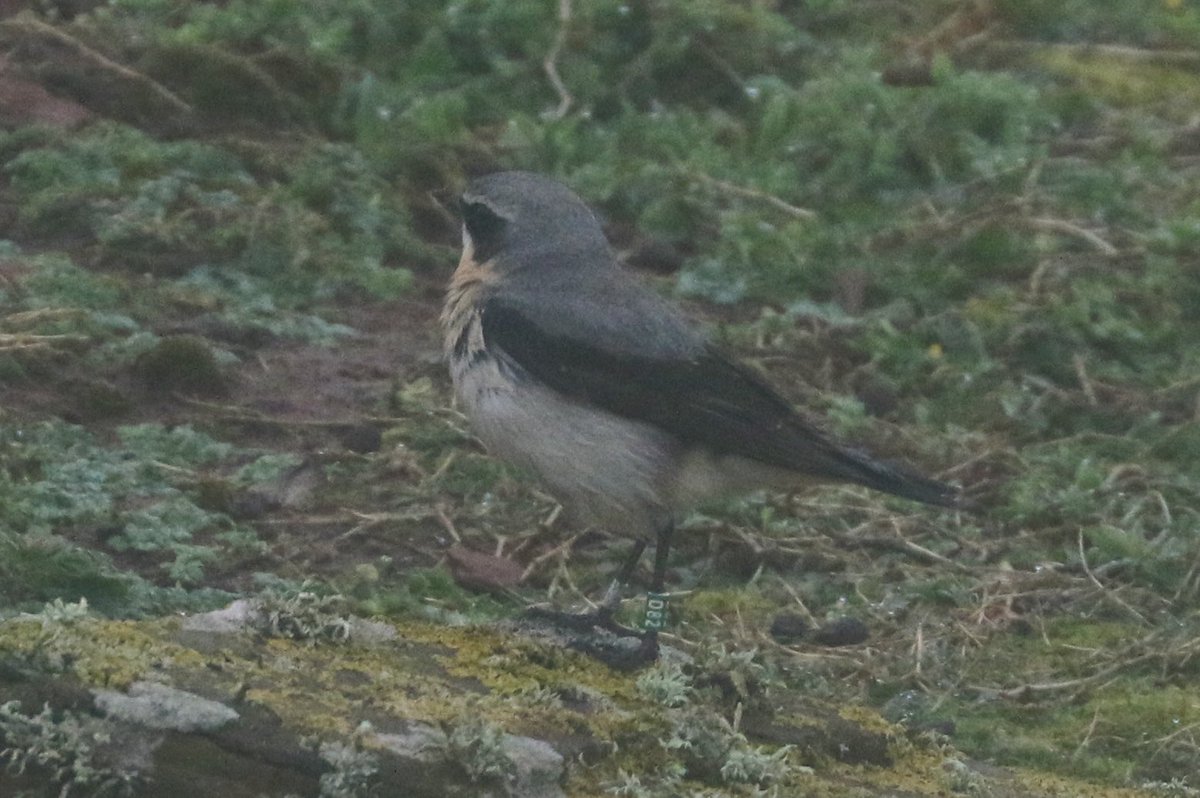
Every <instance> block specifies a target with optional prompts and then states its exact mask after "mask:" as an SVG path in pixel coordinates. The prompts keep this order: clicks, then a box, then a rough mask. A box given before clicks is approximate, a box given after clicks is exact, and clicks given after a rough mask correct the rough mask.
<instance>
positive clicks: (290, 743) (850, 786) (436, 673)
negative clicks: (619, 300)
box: [0, 602, 1136, 798]
mask: <svg viewBox="0 0 1200 798" xmlns="http://www.w3.org/2000/svg"><path fill="white" fill-rule="evenodd" d="M261 614H262V613H261V607H260V606H258V605H256V604H255V603H253V602H237V603H235V604H233V605H231V606H230V607H227V608H225V609H224V610H220V611H218V612H213V613H208V614H205V615H199V616H194V617H191V618H187V619H183V620H180V619H177V618H173V619H161V620H152V621H141V622H123V621H106V620H97V619H92V618H82V619H73V620H69V621H47V620H45V619H38V618H32V617H28V618H19V619H13V620H9V621H7V622H3V623H0V703H3V706H2V707H0V737H2V738H3V740H0V743H2V745H0V748H4V749H6V753H4V754H3V755H2V756H4V757H5V758H7V759H8V760H9V761H10V762H17V763H19V764H24V765H25V767H24V768H23V773H22V772H20V771H21V770H22V768H20V767H15V768H13V767H10V768H9V770H7V771H4V772H3V773H0V795H6V796H7V795H17V794H24V795H28V796H31V797H32V796H41V795H47V796H54V795H58V794H60V791H62V790H64V789H66V790H67V791H66V793H65V794H67V795H106V794H108V795H122V794H124V795H134V796H161V795H170V796H172V798H190V797H191V796H196V798H200V797H201V796H204V797H205V798H208V797H209V796H214V795H219V796H221V798H290V797H291V796H302V797H303V798H310V797H313V798H315V797H316V796H320V798H352V797H353V796H364V797H365V796H405V797H406V798H408V797H409V796H411V797H412V798H425V797H426V796H428V798H453V797H454V796H463V797H464V798H465V796H478V797H479V798H486V797H487V796H492V797H494V798H568V797H569V796H596V795H605V794H613V792H612V791H613V790H618V791H619V790H621V789H623V787H622V785H624V788H630V789H631V787H630V785H632V784H633V783H634V782H637V783H640V784H643V785H654V789H655V790H657V792H653V793H652V794H681V795H686V794H693V793H697V792H704V793H705V794H706V795H713V796H725V795H728V796H737V795H745V794H748V792H747V791H748V790H751V789H752V788H753V787H754V785H755V784H756V783H757V784H759V785H767V786H768V787H775V788H778V794H779V795H828V796H841V795H847V796H848V795H856V796H861V795H873V794H874V795H885V794H886V795H898V796H909V795H912V796H920V795H945V794H947V793H948V791H951V790H953V789H957V787H956V786H955V785H964V784H968V785H976V786H979V785H982V786H979V789H984V788H986V789H987V790H988V792H987V793H986V794H989V795H995V796H1001V797H1003V796H1018V795H1020V796H1051V795H1079V794H1089V795H1100V794H1109V795H1133V794H1136V793H1133V792H1128V791H1126V792H1122V791H1109V792H1108V793H1097V792H1096V791H1095V790H1093V789H1092V788H1091V787H1090V786H1081V785H1073V784H1071V783H1068V782H1057V781H1055V782H1053V783H1051V782H1047V781H1046V780H1045V778H1044V777H1037V778H1035V777H1031V776H1026V775H1024V774H1022V773H1021V772H1019V771H1010V770H1002V769H996V768H992V769H990V770H985V769H983V768H981V767H979V766H976V765H974V764H971V763H967V762H965V761H963V760H962V759H961V758H957V757H955V756H954V755H953V751H952V749H950V748H947V747H945V745H944V741H943V743H939V744H934V743H931V742H922V739H921V738H919V737H917V736H912V735H909V736H906V735H905V732H904V731H903V729H902V728H901V727H899V726H895V725H892V724H890V723H888V722H886V721H884V720H883V719H882V718H880V717H878V716H877V715H875V714H874V713H873V712H871V711H869V710H866V709H864V708H861V707H836V706H832V705H829V704H825V703H822V702H821V701H819V700H817V699H813V698H809V697H805V696H800V695H795V694H786V695H779V696H771V695H770V694H769V692H767V691H764V690H763V689H762V688H761V687H759V686H756V685H755V684H753V680H751V681H747V680H746V679H744V678H742V677H735V676H733V675H721V674H712V673H709V674H699V673H698V672H697V671H696V669H697V668H699V667H700V666H699V665H697V664H695V663H694V662H692V661H690V660H688V659H686V658H683V659H680V660H677V661H673V662H668V663H666V664H664V665H662V666H660V667H658V668H656V669H653V670H650V671H646V670H643V671H641V672H636V673H625V672H619V671H615V670H613V669H611V668H609V667H607V666H605V665H603V664H600V663H598V662H597V661H596V660H595V659H593V658H591V657H588V656H585V655H583V654H580V653H579V652H577V651H572V650H570V641H566V640H561V639H555V638H554V637H553V636H552V635H548V634H542V635H535V634H532V633H529V632H527V631H522V629H521V628H520V627H519V626H513V625H508V626H503V627H445V626H435V625H431V624H426V623H415V622H410V623H401V624H395V625H393V624H388V623H382V622H379V621H372V622H366V621H362V620H359V619H345V625H346V627H347V628H348V629H349V630H350V631H349V633H348V634H347V635H346V636H345V637H344V638H341V637H339V638H338V639H325V638H321V639H317V640H296V639H283V638H272V637H269V636H267V635H266V634H264V631H263V627H262V625H261V623H260V622H259V619H260V618H261ZM727 677H728V678H727ZM44 707H45V708H46V709H43V708H44ZM689 747H690V750H687V751H686V752H683V749H687V748H689ZM51 752H52V753H51ZM681 752H683V753H681ZM685 754H686V755H685ZM671 763H674V765H672V764H671ZM670 767H674V768H675V769H676V772H671V771H670ZM672 779H673V780H674V781H672ZM739 779H740V780H741V781H740V782H739ZM1039 779H1040V780H1039ZM664 785H669V786H668V787H667V788H666V789H667V790H668V791H667V792H663V789H664ZM68 788H69V789H68ZM972 790H975V787H972ZM22 791H24V792H23V793H22ZM624 794H629V793H628V792H626V793H624ZM647 794H651V793H647Z"/></svg>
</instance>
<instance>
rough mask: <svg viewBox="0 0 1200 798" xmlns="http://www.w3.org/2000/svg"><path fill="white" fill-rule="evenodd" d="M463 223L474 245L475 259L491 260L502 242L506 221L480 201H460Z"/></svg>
mask: <svg viewBox="0 0 1200 798" xmlns="http://www.w3.org/2000/svg"><path fill="white" fill-rule="evenodd" d="M462 215H463V224H465V225H466V226H467V232H468V233H469V234H470V235H471V243H473V244H474V245H475V259H476V260H477V261H479V262H481V263H482V262H483V261H487V260H491V259H492V258H493V257H495V256H496V253H497V252H499V251H500V248H501V246H502V245H503V243H504V232H505V229H506V228H507V226H508V222H507V221H506V220H505V219H504V218H503V217H501V216H500V215H498V214H497V213H496V212H495V211H493V210H492V209H491V208H489V207H488V206H487V205H484V204H483V203H482V202H470V201H469V200H465V199H464V200H463V201H462Z"/></svg>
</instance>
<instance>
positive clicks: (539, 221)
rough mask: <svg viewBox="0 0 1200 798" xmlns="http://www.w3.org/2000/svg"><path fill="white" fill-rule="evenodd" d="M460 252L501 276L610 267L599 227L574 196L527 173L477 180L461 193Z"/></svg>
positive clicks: (567, 189)
mask: <svg viewBox="0 0 1200 798" xmlns="http://www.w3.org/2000/svg"><path fill="white" fill-rule="evenodd" d="M462 216H463V247H464V249H469V250H470V252H471V253H472V256H473V260H474V261H475V262H476V263H481V264H482V263H487V262H489V261H491V262H492V263H491V264H490V265H491V268H492V269H494V270H495V271H497V272H499V273H501V274H503V273H511V272H516V271H520V270H528V269H531V268H532V269H536V270H543V269H548V268H551V267H553V268H555V269H567V268H589V267H591V268H595V267H597V266H599V265H600V264H605V263H611V262H612V251H611V249H610V247H609V244H608V240H607V239H606V238H605V236H604V231H603V230H602V229H601V227H600V222H599V221H598V220H597V219H596V216H595V214H593V213H592V211H591V209H590V208H588V206H587V205H586V204H584V202H583V200H581V199H580V198H579V197H578V196H577V195H576V194H575V192H573V191H571V189H569V188H567V187H566V186H564V185H563V184H562V183H559V182H558V181H556V180H551V179H550V178H548V177H543V176H541V175H536V174H532V173H530V172H497V173H495V174H490V175H487V176H485V177H480V178H477V179H475V180H473V181H472V182H471V184H470V185H469V186H467V189H466V191H464V192H463V194H462Z"/></svg>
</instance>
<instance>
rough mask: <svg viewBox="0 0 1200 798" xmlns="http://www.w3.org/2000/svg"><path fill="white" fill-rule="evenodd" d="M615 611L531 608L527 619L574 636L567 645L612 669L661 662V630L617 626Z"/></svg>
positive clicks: (610, 609)
mask: <svg viewBox="0 0 1200 798" xmlns="http://www.w3.org/2000/svg"><path fill="white" fill-rule="evenodd" d="M615 609H616V608H615V607H613V606H609V605H601V606H600V607H598V608H596V609H595V610H592V611H591V612H582V613H570V612H560V611H557V610H551V609H548V608H546V607H530V608H529V609H527V610H526V611H525V617H526V618H529V619H531V620H534V621H537V622H538V623H540V624H545V625H547V626H551V627H553V628H555V629H559V630H564V631H567V632H569V633H571V634H570V639H569V640H568V641H567V645H569V646H570V647H571V648H574V649H576V650H577V651H581V652H583V653H584V654H587V655H588V656H591V657H594V658H595V659H598V660H600V661H601V662H603V663H605V664H606V665H608V666H609V667H612V668H616V669H618V670H636V669H637V668H641V667H644V666H646V665H650V664H652V663H654V662H655V661H656V660H657V659H658V630H657V629H648V630H646V631H639V630H637V629H632V628H630V627H628V626H624V625H623V624H620V623H617V621H616V619H615V618H614V617H613V616H614V614H615ZM598 632H599V633H598ZM605 633H607V634H605Z"/></svg>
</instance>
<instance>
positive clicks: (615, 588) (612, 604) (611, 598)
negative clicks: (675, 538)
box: [596, 538, 647, 620]
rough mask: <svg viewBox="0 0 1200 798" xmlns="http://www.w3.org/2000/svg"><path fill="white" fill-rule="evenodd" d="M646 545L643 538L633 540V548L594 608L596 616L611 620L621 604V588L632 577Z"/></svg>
mask: <svg viewBox="0 0 1200 798" xmlns="http://www.w3.org/2000/svg"><path fill="white" fill-rule="evenodd" d="M646 545H647V541H646V539H645V538H638V539H637V540H636V541H634V543H633V549H632V550H631V551H630V552H629V556H628V557H626V558H625V562H624V563H622V564H621V569H620V570H619V571H617V575H616V576H615V577H613V580H612V582H611V583H610V584H609V586H608V590H607V591H605V593H604V598H603V599H602V600H601V601H600V607H599V609H597V610H596V615H597V616H598V617H600V618H602V619H606V620H611V619H612V616H613V615H614V614H616V612H617V608H619V607H620V606H621V588H622V587H624V586H625V585H627V584H628V583H629V580H630V579H631V578H633V571H634V569H635V568H637V564H638V561H639V560H641V559H642V554H643V553H644V552H645V551H646Z"/></svg>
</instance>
